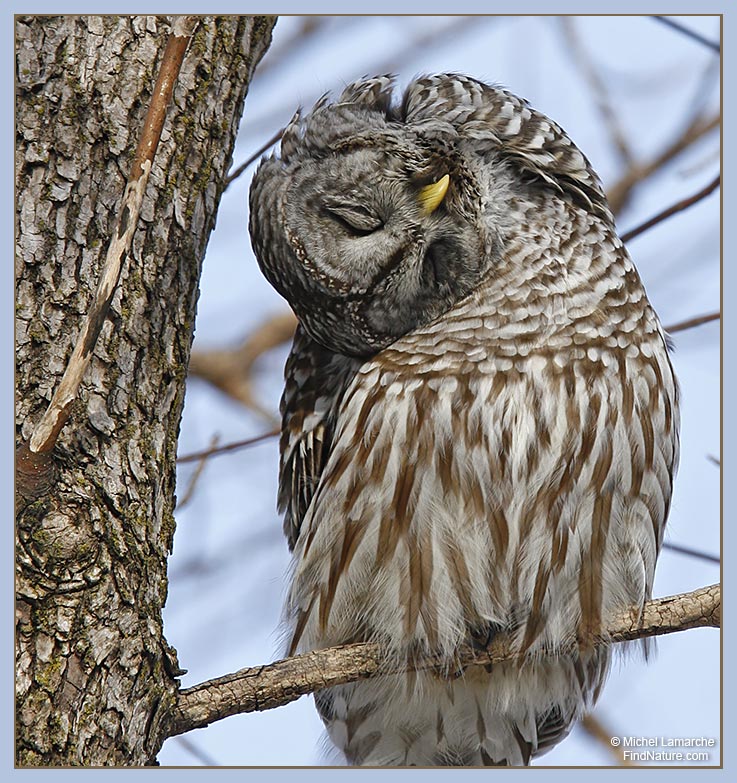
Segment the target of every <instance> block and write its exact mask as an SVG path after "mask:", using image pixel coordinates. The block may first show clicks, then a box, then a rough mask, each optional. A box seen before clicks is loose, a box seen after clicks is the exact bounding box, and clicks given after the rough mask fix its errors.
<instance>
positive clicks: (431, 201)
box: [420, 174, 450, 215]
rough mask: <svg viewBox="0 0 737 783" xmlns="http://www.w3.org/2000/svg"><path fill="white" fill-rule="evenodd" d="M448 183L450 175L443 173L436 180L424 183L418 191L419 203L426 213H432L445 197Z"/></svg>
mask: <svg viewBox="0 0 737 783" xmlns="http://www.w3.org/2000/svg"><path fill="white" fill-rule="evenodd" d="M449 184H450V177H449V176H448V175H447V174H445V175H443V176H442V177H441V178H440V179H439V180H438V181H437V182H433V183H432V184H431V185H425V187H424V188H422V190H421V191H420V204H421V206H422V209H423V210H424V211H425V213H426V214H428V215H430V214H432V213H433V212H434V211H435V210H436V209H437V208H438V207H439V206H440V203H441V202H442V200H443V199H444V198H445V194H446V193H447V192H448V185H449Z"/></svg>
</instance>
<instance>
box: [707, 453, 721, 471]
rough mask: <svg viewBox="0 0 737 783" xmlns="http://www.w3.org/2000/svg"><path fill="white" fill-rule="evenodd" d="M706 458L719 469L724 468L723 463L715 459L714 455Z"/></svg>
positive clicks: (708, 455)
mask: <svg viewBox="0 0 737 783" xmlns="http://www.w3.org/2000/svg"><path fill="white" fill-rule="evenodd" d="M706 458H707V459H708V460H709V462H711V463H712V464H714V465H716V466H717V467H718V468H721V467H722V461H721V460H720V459H719V458H717V457H715V456H714V455H713V454H707V455H706Z"/></svg>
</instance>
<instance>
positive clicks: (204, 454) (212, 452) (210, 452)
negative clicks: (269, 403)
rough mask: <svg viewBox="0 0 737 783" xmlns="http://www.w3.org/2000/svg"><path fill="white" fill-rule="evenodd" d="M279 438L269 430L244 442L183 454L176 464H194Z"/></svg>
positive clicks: (276, 431) (277, 433)
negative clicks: (196, 461) (197, 461)
mask: <svg viewBox="0 0 737 783" xmlns="http://www.w3.org/2000/svg"><path fill="white" fill-rule="evenodd" d="M278 436H279V430H278V429H277V430H271V431H269V432H264V433H263V434H262V435H257V436H256V437H255V438H246V440H237V441H235V442H233V443H225V444H224V445H222V446H215V447H213V448H210V449H204V450H203V451H195V452H194V453H193V454H185V455H184V456H182V457H177V462H179V463H182V462H194V461H195V460H200V459H207V458H208V457H217V456H219V455H220V454H226V453H227V452H229V451H236V450H237V449H244V448H246V447H247V446H255V445H256V444H257V443H262V442H263V441H265V440H269V439H270V438H276V437H278Z"/></svg>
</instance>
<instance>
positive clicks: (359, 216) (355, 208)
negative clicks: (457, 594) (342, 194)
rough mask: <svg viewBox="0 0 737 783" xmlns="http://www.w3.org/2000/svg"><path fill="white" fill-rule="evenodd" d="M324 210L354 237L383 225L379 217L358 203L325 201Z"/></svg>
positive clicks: (367, 233) (368, 232)
mask: <svg viewBox="0 0 737 783" xmlns="http://www.w3.org/2000/svg"><path fill="white" fill-rule="evenodd" d="M325 211H326V212H327V213H328V215H330V217H331V218H333V220H334V221H335V222H336V223H338V224H339V225H340V226H341V227H342V228H343V229H344V230H346V231H347V232H348V233H350V234H352V235H353V236H356V237H365V236H368V235H369V234H373V233H374V231H376V230H377V229H379V228H381V227H382V226H383V225H384V221H383V220H381V218H379V217H377V216H376V215H374V214H373V213H372V212H369V210H368V209H366V207H363V206H361V205H360V204H335V203H326V204H325Z"/></svg>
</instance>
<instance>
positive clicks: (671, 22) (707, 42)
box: [652, 14, 722, 53]
mask: <svg viewBox="0 0 737 783" xmlns="http://www.w3.org/2000/svg"><path fill="white" fill-rule="evenodd" d="M652 18H653V19H654V20H655V21H656V22H660V23H661V24H664V25H667V26H668V27H672V28H673V29H674V30H678V32H679V33H683V35H686V36H688V37H689V38H692V39H693V40H694V41H698V42H699V43H700V44H703V45H704V46H708V47H709V48H710V49H713V50H714V51H715V52H720V53H721V51H722V47H721V44H720V43H719V42H718V41H712V40H711V39H710V38H707V37H706V36H705V35H701V33H697V32H696V30H691V29H690V28H689V27H686V26H685V25H682V24H681V23H680V22H676V21H675V19H668V17H667V16H658V15H657V14H656V15H654V16H653V17H652Z"/></svg>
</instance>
